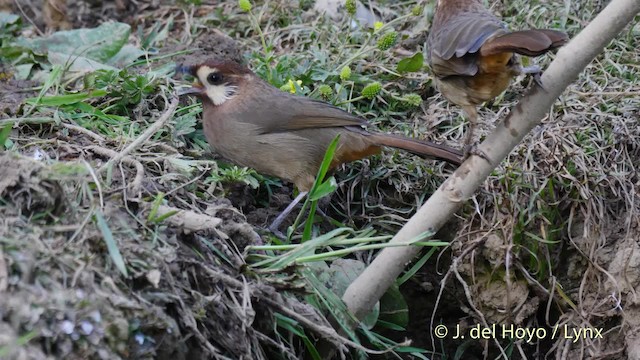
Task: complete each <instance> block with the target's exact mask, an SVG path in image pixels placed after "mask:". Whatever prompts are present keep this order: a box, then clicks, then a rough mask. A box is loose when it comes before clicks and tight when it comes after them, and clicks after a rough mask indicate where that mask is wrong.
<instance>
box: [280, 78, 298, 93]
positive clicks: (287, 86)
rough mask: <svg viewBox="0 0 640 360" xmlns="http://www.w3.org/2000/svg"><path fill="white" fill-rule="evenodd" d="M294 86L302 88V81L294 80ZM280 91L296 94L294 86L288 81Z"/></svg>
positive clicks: (291, 81)
mask: <svg viewBox="0 0 640 360" xmlns="http://www.w3.org/2000/svg"><path fill="white" fill-rule="evenodd" d="M296 84H298V86H302V80H296ZM280 90H282V91H288V92H290V93H292V94H295V93H296V86H295V85H294V84H293V80H291V79H289V81H288V82H287V83H286V84H284V85H282V86H280Z"/></svg>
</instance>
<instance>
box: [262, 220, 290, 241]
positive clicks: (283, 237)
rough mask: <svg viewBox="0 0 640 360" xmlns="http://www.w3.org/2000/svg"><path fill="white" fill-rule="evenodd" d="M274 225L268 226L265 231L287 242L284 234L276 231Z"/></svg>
mask: <svg viewBox="0 0 640 360" xmlns="http://www.w3.org/2000/svg"><path fill="white" fill-rule="evenodd" d="M273 225H274V224H271V225H269V227H268V228H267V230H268V231H269V232H270V233H272V234H273V235H275V236H276V237H277V238H278V239H280V240H282V241H285V240H287V237H286V236H285V235H284V233H283V232H282V231H280V230H278V228H277V227H275V226H273Z"/></svg>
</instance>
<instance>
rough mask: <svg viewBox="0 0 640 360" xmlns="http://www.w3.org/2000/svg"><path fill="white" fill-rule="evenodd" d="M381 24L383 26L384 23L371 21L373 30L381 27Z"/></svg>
mask: <svg viewBox="0 0 640 360" xmlns="http://www.w3.org/2000/svg"><path fill="white" fill-rule="evenodd" d="M383 26H384V23H383V22H382V21H376V22H374V23H373V30H375V31H378V30H380V29H382V27H383Z"/></svg>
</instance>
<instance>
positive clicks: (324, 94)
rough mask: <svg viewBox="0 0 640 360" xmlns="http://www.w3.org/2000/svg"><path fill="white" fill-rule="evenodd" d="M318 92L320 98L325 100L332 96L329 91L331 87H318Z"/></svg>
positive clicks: (325, 85)
mask: <svg viewBox="0 0 640 360" xmlns="http://www.w3.org/2000/svg"><path fill="white" fill-rule="evenodd" d="M318 91H320V96H322V97H323V98H325V99H328V98H330V97H331V95H332V94H333V91H332V90H331V86H329V85H327V84H322V85H320V87H319V88H318Z"/></svg>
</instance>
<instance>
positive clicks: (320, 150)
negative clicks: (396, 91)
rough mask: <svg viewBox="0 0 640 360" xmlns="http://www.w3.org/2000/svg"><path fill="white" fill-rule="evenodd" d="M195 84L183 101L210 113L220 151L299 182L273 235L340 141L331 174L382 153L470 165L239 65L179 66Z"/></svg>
mask: <svg viewBox="0 0 640 360" xmlns="http://www.w3.org/2000/svg"><path fill="white" fill-rule="evenodd" d="M176 72H178V73H188V74H190V75H192V76H193V77H194V79H195V82H194V83H193V85H192V87H190V88H187V89H184V90H181V91H178V94H179V95H189V94H191V95H194V96H196V97H198V98H199V99H200V100H201V102H202V106H203V114H202V124H203V130H204V134H205V137H206V138H207V141H208V143H209V145H210V146H211V148H212V150H213V151H214V152H216V153H218V154H219V155H221V156H222V157H223V158H226V159H227V160H229V161H230V162H232V163H235V164H237V165H240V166H246V167H249V168H253V169H254V170H256V171H257V172H259V173H262V174H265V175H270V176H274V177H278V178H280V179H283V180H285V181H288V182H291V183H293V184H294V185H295V186H296V187H297V188H298V190H299V195H298V196H297V197H296V198H295V199H294V200H293V201H292V202H291V204H289V206H287V208H286V209H285V210H284V211H283V212H282V213H281V214H280V215H278V217H277V218H276V219H275V220H274V221H273V222H272V223H271V225H270V226H269V227H268V230H270V231H271V232H272V233H274V234H276V235H280V236H281V235H282V233H281V232H280V231H279V230H278V228H279V226H280V224H281V223H282V221H283V220H284V219H285V218H286V216H287V215H288V214H289V213H290V212H291V211H292V210H293V208H294V207H295V205H296V204H297V203H298V202H300V201H301V200H302V199H303V198H304V196H306V194H307V193H308V192H309V190H310V189H311V188H312V186H313V184H314V181H315V177H316V174H317V173H318V169H319V168H320V165H321V163H322V161H323V158H324V155H325V152H326V150H327V148H328V147H329V144H330V143H331V142H332V141H333V139H334V138H335V137H336V136H337V135H340V139H339V141H338V144H337V147H336V150H335V153H334V158H333V160H332V162H331V164H330V170H334V169H335V168H336V167H338V166H339V165H341V164H343V163H348V162H351V161H355V160H359V159H362V158H365V157H367V156H370V155H374V154H377V153H379V152H380V151H381V148H382V147H392V148H398V149H403V150H406V151H408V152H411V153H414V154H417V155H420V156H423V157H428V158H435V159H440V160H444V161H447V162H449V163H451V164H454V165H460V164H461V162H462V155H463V154H462V152H461V151H459V150H457V149H453V148H450V147H448V146H445V145H439V144H434V143H430V142H426V141H421V140H416V139H411V138H407V137H403V136H398V135H390V134H385V133H380V132H373V131H368V130H366V129H365V127H366V126H367V125H368V123H367V121H366V120H365V119H363V118H360V117H358V116H355V115H352V114H350V113H349V112H347V111H345V110H342V109H340V108H338V107H336V106H333V105H331V104H329V103H326V102H323V101H319V100H314V99H311V98H308V97H304V96H299V95H294V94H291V93H289V92H285V91H282V90H280V89H278V88H276V87H274V86H272V85H270V84H269V83H267V82H266V81H264V80H262V79H261V78H260V77H259V76H257V75H256V74H255V73H253V72H252V71H251V70H250V69H249V68H248V67H246V66H244V65H241V64H239V63H237V62H234V61H231V60H223V61H221V60H217V59H209V60H207V61H204V62H202V63H198V64H195V65H178V66H177V67H176Z"/></svg>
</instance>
